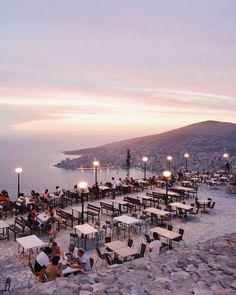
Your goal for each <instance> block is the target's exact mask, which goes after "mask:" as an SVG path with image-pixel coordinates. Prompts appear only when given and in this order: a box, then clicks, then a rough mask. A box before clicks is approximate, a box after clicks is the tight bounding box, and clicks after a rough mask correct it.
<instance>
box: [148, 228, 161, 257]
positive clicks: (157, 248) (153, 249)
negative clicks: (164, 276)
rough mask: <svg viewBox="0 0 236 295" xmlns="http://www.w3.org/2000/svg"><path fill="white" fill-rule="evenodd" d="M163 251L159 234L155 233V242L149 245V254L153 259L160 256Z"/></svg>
mask: <svg viewBox="0 0 236 295" xmlns="http://www.w3.org/2000/svg"><path fill="white" fill-rule="evenodd" d="M161 249H162V243H161V241H160V238H159V236H158V233H155V232H154V233H153V241H152V242H151V243H150V244H149V252H150V255H151V256H152V257H155V256H157V255H160V252H161Z"/></svg>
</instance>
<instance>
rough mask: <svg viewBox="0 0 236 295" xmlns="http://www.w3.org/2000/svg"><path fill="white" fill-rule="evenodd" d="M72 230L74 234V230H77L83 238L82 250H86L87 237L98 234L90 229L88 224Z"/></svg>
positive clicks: (76, 226) (92, 228) (94, 229)
mask: <svg viewBox="0 0 236 295" xmlns="http://www.w3.org/2000/svg"><path fill="white" fill-rule="evenodd" d="M74 229H75V232H76V230H78V231H80V232H81V233H82V235H84V236H85V239H84V248H85V249H86V242H87V235H90V234H95V233H97V232H98V231H97V229H96V228H94V227H92V226H91V225H90V224H88V223H85V224H80V225H75V226H74Z"/></svg>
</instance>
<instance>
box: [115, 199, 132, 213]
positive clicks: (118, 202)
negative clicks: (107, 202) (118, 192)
mask: <svg viewBox="0 0 236 295" xmlns="http://www.w3.org/2000/svg"><path fill="white" fill-rule="evenodd" d="M114 203H115V204H118V205H119V212H120V213H122V210H121V206H123V207H126V209H127V213H128V207H127V204H129V202H126V201H123V200H112V205H113V206H114Z"/></svg>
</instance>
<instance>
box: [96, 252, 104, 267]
mask: <svg viewBox="0 0 236 295" xmlns="http://www.w3.org/2000/svg"><path fill="white" fill-rule="evenodd" d="M96 252H97V256H98V257H97V260H96V265H97V263H98V259H99V258H100V259H101V261H102V265H103V261H104V260H105V259H106V258H105V253H102V252H101V250H100V248H96ZM102 265H101V266H102Z"/></svg>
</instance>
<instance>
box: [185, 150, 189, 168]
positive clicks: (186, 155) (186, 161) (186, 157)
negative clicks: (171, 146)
mask: <svg viewBox="0 0 236 295" xmlns="http://www.w3.org/2000/svg"><path fill="white" fill-rule="evenodd" d="M184 157H185V170H186V172H187V171H188V158H189V154H188V153H185V154H184Z"/></svg>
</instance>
